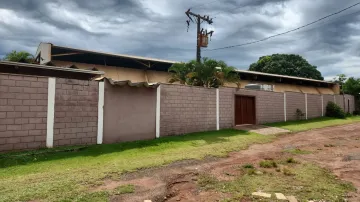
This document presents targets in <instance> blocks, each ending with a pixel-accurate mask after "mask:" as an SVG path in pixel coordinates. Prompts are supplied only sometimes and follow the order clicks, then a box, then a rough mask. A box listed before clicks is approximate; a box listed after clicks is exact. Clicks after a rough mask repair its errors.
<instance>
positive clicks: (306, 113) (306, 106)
mask: <svg viewBox="0 0 360 202" xmlns="http://www.w3.org/2000/svg"><path fill="white" fill-rule="evenodd" d="M305 118H306V120H307V119H308V103H307V93H305Z"/></svg>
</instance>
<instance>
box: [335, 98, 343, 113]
mask: <svg viewBox="0 0 360 202" xmlns="http://www.w3.org/2000/svg"><path fill="white" fill-rule="evenodd" d="M335 99H336V104H337V105H339V106H340V107H341V109H343V110H344V111H345V105H344V96H343V95H335Z"/></svg>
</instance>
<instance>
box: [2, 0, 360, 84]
mask: <svg viewBox="0 0 360 202" xmlns="http://www.w3.org/2000/svg"><path fill="white" fill-rule="evenodd" d="M357 2H358V1H357V0H342V1H339V0H218V1H214V0H198V1H191V0H181V1H180V0H179V1H175V0H101V1H89V0H76V1H75V0H73V1H70V0H48V1H43V0H16V1H15V0H13V1H9V0H0V57H4V56H5V55H6V53H8V52H10V51H12V50H18V51H21V50H24V51H28V52H30V53H32V54H34V53H35V51H36V49H37V46H38V45H39V43H40V42H50V43H53V44H56V45H61V46H68V47H74V48H81V49H88V50H94V51H105V52H110V53H120V54H131V55H138V56H145V57H153V58H159V59H168V60H175V61H188V60H191V59H195V55H196V53H195V52H196V25H195V24H191V25H190V28H189V30H188V32H187V25H186V20H187V17H186V15H185V13H184V12H185V11H186V10H187V9H188V8H190V7H192V11H193V12H195V13H200V14H203V15H210V17H212V18H213V21H214V23H213V25H211V26H210V25H207V24H206V23H203V24H202V27H203V28H205V29H209V30H210V29H212V30H214V31H215V32H214V35H213V37H212V38H211V41H210V42H209V47H208V48H207V49H213V48H220V47H224V46H231V45H236V44H243V43H247V42H251V41H254V40H259V39H262V38H265V37H268V36H271V35H274V34H278V33H281V32H285V31H288V30H291V29H294V28H297V27H300V26H302V25H304V24H307V23H309V22H312V21H315V20H317V19H319V18H321V17H324V16H326V15H328V14H331V13H334V12H337V11H339V10H341V9H343V8H346V7H348V6H350V5H352V4H355V3H357ZM275 53H289V54H290V53H292V54H299V55H301V56H303V57H304V58H305V59H307V60H308V61H309V62H310V63H311V64H313V65H316V66H317V67H318V69H319V70H320V71H321V73H322V75H323V76H324V77H325V79H327V80H329V79H331V78H333V77H334V76H335V75H337V74H341V73H343V74H346V75H348V76H356V77H360V69H359V65H360V57H359V56H360V5H358V6H356V7H353V8H351V9H349V10H347V11H345V12H342V13H340V14H338V15H335V16H333V17H331V18H328V19H326V20H323V21H321V22H319V23H316V24H314V25H311V26H308V27H306V28H304V29H301V30H298V31H296V32H293V33H289V34H286V35H282V36H279V37H276V38H272V39H269V40H266V41H263V42H260V43H256V44H252V45H248V46H242V47H236V48H229V49H222V50H216V51H206V49H203V52H202V56H203V57H210V58H214V59H218V60H224V61H225V62H226V63H227V64H228V65H232V66H234V67H236V68H238V69H244V70H245V69H248V68H249V66H250V64H251V63H253V62H256V61H257V60H258V58H259V57H261V56H264V55H270V54H275Z"/></svg>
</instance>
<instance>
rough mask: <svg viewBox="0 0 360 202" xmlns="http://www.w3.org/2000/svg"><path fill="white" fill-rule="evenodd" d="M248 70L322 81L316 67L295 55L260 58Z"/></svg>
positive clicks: (275, 55)
mask: <svg viewBox="0 0 360 202" xmlns="http://www.w3.org/2000/svg"><path fill="white" fill-rule="evenodd" d="M249 70H250V71H257V72H264V73H272V74H280V75H288V76H297V77H304V78H310V79H317V80H324V77H322V75H321V73H320V72H319V71H318V70H317V67H316V66H313V65H311V64H309V62H308V61H306V60H305V59H304V58H303V57H301V56H300V55H295V54H273V55H268V56H263V57H260V58H259V60H258V61H257V62H256V63H253V64H251V65H250V68H249Z"/></svg>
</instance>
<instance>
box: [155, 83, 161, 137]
mask: <svg viewBox="0 0 360 202" xmlns="http://www.w3.org/2000/svg"><path fill="white" fill-rule="evenodd" d="M160 99H161V85H159V86H158V87H157V89H156V129H155V130H156V132H155V134H156V138H159V137H160Z"/></svg>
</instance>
